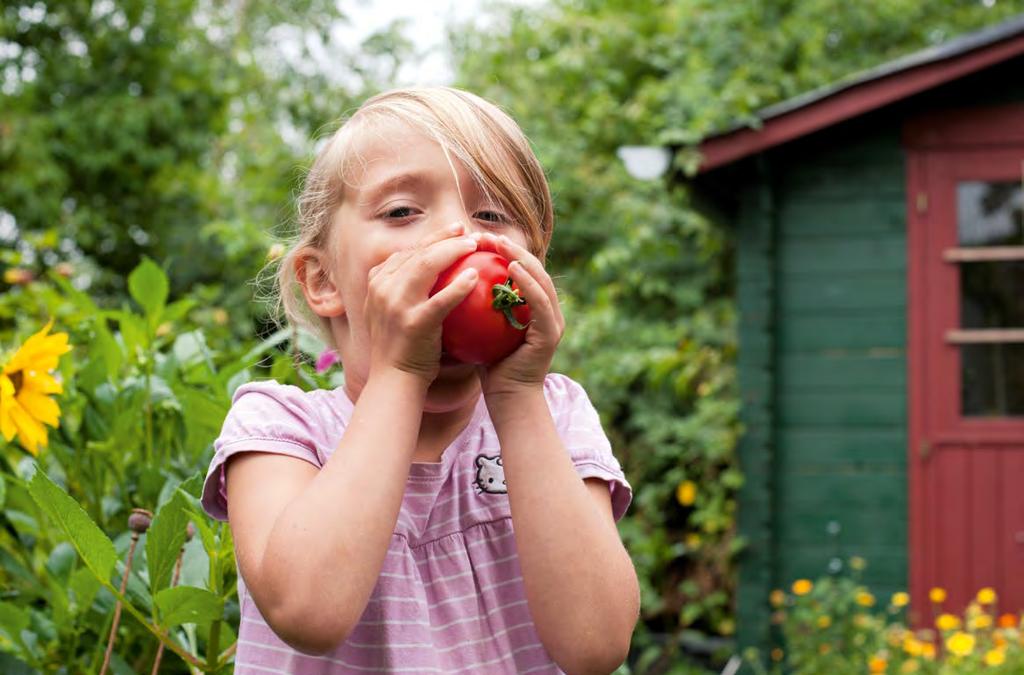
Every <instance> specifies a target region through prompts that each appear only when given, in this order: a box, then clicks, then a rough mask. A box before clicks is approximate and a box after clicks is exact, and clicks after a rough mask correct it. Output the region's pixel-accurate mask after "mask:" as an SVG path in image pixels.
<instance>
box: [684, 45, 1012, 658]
mask: <svg viewBox="0 0 1024 675" xmlns="http://www.w3.org/2000/svg"><path fill="white" fill-rule="evenodd" d="M1022 68H1024V59H1020V58H1018V59H1015V60H1014V61H1012V62H1008V63H1006V64H1003V65H1002V66H1000V67H998V68H992V69H989V70H988V71H986V72H984V73H981V74H979V75H976V76H973V77H971V78H968V79H965V80H960V81H958V82H954V83H951V84H949V85H946V86H944V87H941V88H939V89H937V90H935V91H932V92H929V93H928V94H925V95H920V96H917V97H914V98H912V99H908V100H906V101H903V102H901V103H899V104H897V105H893V106H890V107H889V108H886V109H884V110H881V111H877V112H874V113H871V114H869V115H865V116H863V117H861V118H858V119H856V120H853V121H851V122H847V123H844V124H842V125H839V126H837V127H834V128H831V129H828V130H826V131H824V132H820V133H817V134H813V135H811V136H808V137H805V138H803V139H800V140H798V141H795V142H792V143H789V144H787V145H784V146H781V147H779V148H776V149H774V150H772V151H770V152H768V153H766V154H764V155H760V156H757V157H754V158H751V159H748V160H745V161H744V162H741V163H739V164H738V165H736V166H733V167H728V168H726V169H723V170H720V171H719V172H718V176H717V177H716V178H711V179H702V181H703V182H702V183H698V191H702V188H701V185H703V186H705V187H704V189H703V191H704V192H706V193H707V194H708V195H709V200H710V201H712V202H714V203H715V204H716V205H717V208H718V209H719V210H720V211H721V212H723V213H725V214H727V215H726V216H725V217H726V219H727V220H728V221H729V222H730V224H732V225H733V226H734V228H735V230H734V231H735V233H736V246H737V255H736V280H737V295H738V303H739V313H740V336H739V344H740V351H739V372H740V388H741V395H742V400H743V408H742V420H743V423H744V425H745V429H746V431H745V434H744V436H743V438H742V439H741V442H740V446H739V458H740V464H741V468H742V469H743V471H744V473H745V475H746V477H747V482H746V484H745V486H744V488H743V491H742V493H741V495H740V498H739V507H740V512H739V529H740V532H741V534H742V535H743V536H744V537H745V538H746V539H747V542H748V546H747V548H746V550H745V552H744V554H743V557H742V559H741V564H740V580H739V584H740V585H739V594H738V598H737V611H738V620H739V641H740V644H741V645H743V646H746V645H756V646H760V647H765V646H767V645H768V644H769V643H770V639H771V635H770V631H771V623H770V609H769V607H768V601H767V599H768V594H769V592H770V591H771V590H772V589H773V588H781V587H788V586H789V585H790V584H791V583H792V581H793V580H794V579H797V578H801V577H809V578H812V579H813V578H816V577H819V576H821V575H822V574H825V573H826V571H827V570H828V569H829V565H830V563H831V562H832V561H833V560H835V561H839V562H841V563H842V564H846V562H847V561H848V559H849V557H850V556H854V555H857V556H862V557H864V558H865V559H866V560H867V562H868V568H867V570H866V571H865V573H864V575H863V578H864V580H865V581H866V582H867V583H868V584H869V585H870V586H871V588H872V590H874V591H875V592H876V593H877V594H879V596H880V597H882V598H886V596H887V595H888V594H890V593H892V592H894V591H896V590H903V589H905V588H906V586H907V582H908V580H907V567H908V551H907V508H908V494H907V467H906V443H907V414H908V410H907V405H908V403H907V390H906V385H907V373H906V371H907V354H906V339H907V328H906V311H907V299H906V290H907V286H906V273H907V268H906V264H907V263H906V260H907V251H906V208H907V207H906V200H905V195H904V191H905V190H904V188H905V180H906V178H905V156H904V152H903V149H902V145H901V141H900V134H901V131H902V125H903V121H904V120H905V119H906V118H907V117H909V116H911V115H914V114H916V113H919V112H923V111H930V110H935V109H945V108H958V107H959V108H962V107H965V106H966V105H968V104H969V105H985V104H994V103H1000V102H1008V101H1022V100H1024V80H1022V79H1021V78H1020V77H1019V73H1020V72H1022V70H1021V69H1022ZM730 191H732V192H733V194H737V195H738V198H737V199H736V200H735V201H733V200H730V199H729V198H727V197H723V195H727V194H728V193H729V192H730ZM716 194H717V195H718V196H717V197H715V196H714V195H716ZM830 523H837V524H838V525H839V528H840V529H839V532H838V534H836V535H834V536H833V535H830V534H829V525H830Z"/></svg>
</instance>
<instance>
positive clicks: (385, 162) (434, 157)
mask: <svg viewBox="0 0 1024 675" xmlns="http://www.w3.org/2000/svg"><path fill="white" fill-rule="evenodd" d="M357 143H358V147H357V148H355V149H356V150H357V151H358V153H359V156H361V157H362V159H363V160H364V162H363V163H362V164H360V165H359V167H358V168H357V169H356V170H355V171H354V173H353V175H352V176H351V177H350V179H349V181H348V184H347V185H346V189H345V195H344V198H343V201H342V203H341V205H340V206H339V207H338V209H337V211H336V212H335V214H334V218H333V222H332V231H331V235H330V237H329V238H328V244H327V248H328V250H327V254H328V263H329V264H330V265H331V269H330V272H331V274H332V276H333V279H334V281H335V285H336V287H337V291H338V293H339V295H340V301H341V307H342V311H341V313H340V314H339V315H338V316H336V317H332V319H331V321H332V330H333V332H334V337H335V342H336V344H337V345H338V351H339V352H340V354H341V360H342V363H343V365H344V369H345V381H346V389H347V391H348V393H349V395H350V397H352V398H353V400H355V398H357V397H358V395H359V392H361V391H362V387H363V386H364V385H365V384H366V379H367V377H368V370H369V355H370V351H369V349H370V345H369V337H368V332H367V328H366V320H365V317H364V316H363V310H364V303H365V300H366V293H367V280H368V277H369V273H370V270H371V269H373V268H374V267H375V266H376V265H379V264H380V263H382V262H384V261H385V260H386V259H387V258H388V257H389V256H390V255H391V254H393V253H395V252H397V251H401V250H403V249H407V248H411V247H412V246H414V245H415V244H416V243H417V242H418V241H419V240H421V239H423V237H425V236H427V235H428V234H429V233H432V232H434V231H437V230H439V229H443V228H445V227H447V226H449V225H451V224H453V223H456V222H461V223H463V224H464V226H465V231H466V233H467V234H469V233H473V232H492V233H495V234H504V235H506V236H508V237H509V238H510V239H512V240H513V241H515V242H517V243H519V244H520V245H522V246H527V241H526V235H525V233H524V232H523V231H522V230H521V229H520V228H519V227H517V226H515V225H513V224H511V220H512V217H511V214H509V213H506V212H505V211H504V210H503V209H502V207H501V206H500V205H499V204H496V203H493V202H489V201H488V200H487V196H486V194H485V193H484V192H483V191H482V190H481V189H480V188H479V187H478V186H477V185H476V183H475V182H474V181H473V178H472V176H471V174H470V173H469V171H467V170H466V167H465V166H463V165H462V164H461V163H460V162H459V161H458V160H457V159H456V158H455V157H454V156H452V157H451V163H449V159H448V157H446V156H445V153H444V151H443V150H442V148H441V146H440V145H439V144H438V143H437V142H436V141H435V140H433V139H431V138H430V137H428V136H425V135H424V134H423V133H421V132H419V131H418V130H416V129H413V128H410V127H408V126H405V125H400V124H398V123H391V124H388V125H386V126H385V127H384V128H381V127H380V126H377V127H376V128H375V130H374V131H373V132H371V133H364V134H363V135H362V138H361V139H359V140H358V141H357ZM453 165H454V171H453ZM456 176H457V177H458V180H457V181H456ZM479 391H480V382H479V379H478V377H477V374H476V368H475V367H474V366H472V365H466V364H455V365H443V366H442V367H441V372H440V374H439V375H438V377H437V379H436V380H435V381H434V383H433V384H432V385H431V387H430V389H429V391H428V394H427V403H426V407H425V412H447V411H453V410H456V409H458V408H461V407H465V406H468V405H470V404H471V403H472V404H475V402H476V400H477V398H478V396H479Z"/></svg>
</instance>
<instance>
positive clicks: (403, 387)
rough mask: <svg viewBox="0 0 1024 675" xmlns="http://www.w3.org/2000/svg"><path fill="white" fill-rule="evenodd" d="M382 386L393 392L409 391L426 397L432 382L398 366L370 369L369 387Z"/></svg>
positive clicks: (382, 366) (367, 381)
mask: <svg viewBox="0 0 1024 675" xmlns="http://www.w3.org/2000/svg"><path fill="white" fill-rule="evenodd" d="M371 382H372V383H373V384H374V385H378V384H379V385H381V386H383V387H385V388H387V389H390V390H392V391H409V392H414V393H417V394H422V395H423V396H426V394H427V389H429V388H430V381H429V380H427V379H426V378H425V377H423V376H422V375H419V374H416V373H412V372H409V371H408V370H403V369H402V368H398V367H396V366H385V365H381V366H377V367H372V368H370V372H369V375H368V377H367V380H366V383H367V386H369V385H370V383H371Z"/></svg>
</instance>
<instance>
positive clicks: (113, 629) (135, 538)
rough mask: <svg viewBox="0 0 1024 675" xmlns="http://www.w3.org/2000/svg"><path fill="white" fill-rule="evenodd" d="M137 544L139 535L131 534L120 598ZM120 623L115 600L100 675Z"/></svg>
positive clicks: (105, 668) (117, 604) (106, 665)
mask: <svg viewBox="0 0 1024 675" xmlns="http://www.w3.org/2000/svg"><path fill="white" fill-rule="evenodd" d="M138 543H139V533H138V532H132V543H131V545H130V546H129V547H128V559H127V560H126V561H125V563H124V575H123V576H122V577H121V591H120V593H119V595H120V596H122V597H123V596H124V591H125V589H126V588H127V587H128V575H129V574H131V571H132V557H133V556H134V555H135V545H136V544H138ZM120 623H121V598H118V599H117V602H116V603H115V604H114V622H113V623H112V624H111V626H110V638H109V639H108V640H107V651H106V652H105V653H104V654H103V666H102V667H101V668H100V675H103V674H104V673H106V672H107V668H108V667H109V666H110V655H111V653H113V651H114V639H115V638H116V637H117V628H118V626H119V625H120Z"/></svg>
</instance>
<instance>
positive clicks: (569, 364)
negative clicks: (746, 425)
mask: <svg viewBox="0 0 1024 675" xmlns="http://www.w3.org/2000/svg"><path fill="white" fill-rule="evenodd" d="M1021 11H1024V3H1022V2H1021V1H1020V0H1014V1H1011V2H1007V1H1005V0H1000V1H999V2H996V1H995V0H984V1H981V2H963V3H954V4H950V3H948V2H945V0H894V1H893V2H884V3H876V2H871V3H848V2H839V1H838V0H735V1H732V2H715V1H714V0H553V1H552V2H549V3H545V4H540V5H528V6H523V5H522V4H520V3H498V4H495V5H493V6H492V9H491V11H490V12H488V13H487V14H486V15H485V16H484V17H482V18H480V19H478V20H476V21H475V22H470V23H468V24H465V25H459V26H454V27H453V28H452V29H451V30H450V39H451V42H452V44H453V46H454V51H455V57H456V63H457V72H458V81H459V84H460V85H461V86H464V87H466V88H468V89H471V90H473V91H476V92H477V93H480V94H481V95H483V96H486V97H488V98H490V99H491V100H494V101H497V102H499V103H500V104H502V105H503V106H504V107H505V108H506V109H507V110H508V111H509V112H510V113H511V114H512V115H513V116H514V117H515V118H516V119H517V120H518V121H519V122H520V124H521V125H522V126H523V128H524V130H525V131H526V133H527V135H528V136H529V137H530V138H531V140H532V141H533V143H534V145H535V147H536V150H537V152H538V154H539V156H540V158H541V161H542V163H543V164H544V166H545V168H546V169H547V171H548V175H549V180H550V183H551V188H552V193H553V195H554V198H555V208H556V221H557V226H556V228H555V236H554V241H553V244H552V247H551V251H550V256H549V257H550V260H549V266H550V268H551V269H552V270H553V273H554V274H555V276H556V282H557V283H559V285H560V287H561V289H562V291H564V301H565V305H566V312H567V315H568V328H567V332H566V336H565V338H564V339H563V344H562V347H561V349H560V350H559V361H558V363H556V367H558V368H560V369H562V370H563V371H565V372H569V373H570V374H572V375H574V376H576V377H578V378H579V379H580V380H581V381H582V382H583V383H584V385H585V386H586V388H587V390H588V392H589V393H590V394H591V397H592V398H593V399H594V402H595V405H596V406H597V407H598V409H599V410H600V411H601V413H602V416H603V418H604V420H605V422H606V423H607V428H608V430H609V432H610V435H611V436H612V441H613V445H614V447H615V448H616V452H617V454H618V455H619V457H620V459H622V460H623V463H624V465H625V469H626V471H627V475H628V476H629V478H630V480H631V481H632V482H633V486H634V488H635V490H636V494H635V501H634V506H633V508H632V509H631V510H630V514H629V515H628V516H627V518H626V519H625V520H624V521H623V523H622V525H621V530H622V533H623V536H624V538H625V539H626V541H627V544H628V546H629V548H630V551H631V553H632V555H633V559H634V562H635V563H636V566H637V569H638V572H639V574H640V576H641V586H642V591H643V622H642V625H641V626H640V628H639V630H638V634H637V637H638V639H637V641H636V643H635V644H636V645H637V647H638V648H639V649H640V650H641V651H643V652H644V657H643V658H642V659H641V665H640V667H639V668H638V670H637V672H648V670H647V669H648V668H650V669H652V670H653V671H657V672H661V670H659V669H658V667H656V666H654V665H652V664H653V663H655V662H658V661H660V662H661V663H662V664H666V663H671V662H672V660H673V658H672V656H671V654H672V652H673V651H674V650H677V649H678V648H679V645H680V644H681V642H682V641H685V640H681V639H680V638H682V637H683V636H684V635H686V634H688V633H687V631H692V630H696V631H698V633H703V634H705V635H719V636H728V635H730V634H731V633H732V632H733V630H734V628H735V621H734V617H733V610H732V606H731V604H732V597H733V586H734V583H735V581H734V573H733V565H734V558H735V553H736V551H737V550H738V548H739V547H740V546H741V542H738V541H737V540H736V539H735V535H734V526H733V522H734V516H735V499H734V495H735V491H736V490H737V489H738V488H739V486H740V484H741V483H742V477H741V475H740V474H739V472H738V469H737V467H736V465H735V456H734V447H735V443H736V440H737V438H738V434H739V427H738V421H737V411H738V395H737V391H736V386H735V376H734V361H735V346H736V345H735V328H734V325H735V317H734V310H733V303H732V300H731V293H732V287H731V271H730V267H731V261H730V258H731V256H730V242H729V239H728V236H727V233H723V232H721V231H719V230H718V229H716V228H715V227H714V226H713V225H712V224H710V223H708V222H707V221H706V220H705V219H703V218H702V217H701V216H700V215H699V214H698V213H696V212H695V210H694V209H692V208H691V206H690V204H689V201H688V197H687V194H686V192H685V190H684V189H682V188H681V187H679V186H678V185H673V184H670V181H668V180H663V181H655V182H653V183H639V182H637V181H636V180H634V179H631V178H630V177H629V176H627V175H626V173H625V171H624V168H623V167H622V165H621V163H620V162H619V161H618V159H617V158H616V154H615V153H616V150H617V148H618V147H619V146H622V145H672V146H675V147H677V148H681V151H680V152H677V153H676V166H675V168H676V169H677V170H681V169H686V168H689V167H692V166H693V162H694V159H695V156H694V154H693V152H692V151H687V150H686V147H687V146H692V145H695V144H696V143H697V142H699V140H700V139H702V138H703V137H705V136H707V135H708V134H709V133H711V132H713V131H715V130H717V129H722V128H725V127H728V126H731V125H733V124H737V123H744V122H751V121H752V120H753V119H754V113H755V112H756V111H757V110H759V109H760V108H763V107H765V106H767V105H769V104H771V103H774V102H777V101H780V100H783V99H786V98H788V97H791V96H794V95H796V94H799V93H801V92H804V91H807V90H810V89H813V88H815V87H818V86H821V85H824V84H828V83H830V82H833V81H835V80H837V79H839V78H841V77H843V76H846V75H849V74H850V73H852V72H855V71H858V70H861V69H864V68H868V67H871V66H874V65H877V64H879V63H882V62H885V61H888V60H890V59H893V58H895V57H897V56H899V55H901V54H904V53H907V52H910V51H913V50H915V49H919V48H922V47H925V46H928V45H932V44H937V43H940V42H942V41H944V40H948V39H950V38H952V37H955V36H956V35H957V34H960V33H963V32H965V31H968V30H973V29H976V28H979V27H982V26H985V25H989V24H993V23H997V22H999V21H1001V20H1003V19H1005V18H1007V17H1009V16H1011V15H1013V14H1015V13H1019V12H1021ZM766 601H767V599H766ZM654 633H657V634H661V637H656V636H655V635H653V634H654ZM689 634H692V633H689ZM666 637H668V640H667V641H664V640H665V638H666ZM663 641H664V642H663ZM713 642H714V640H711V641H705V642H704V646H705V647H707V646H708V645H709V644H713ZM659 643H660V644H662V646H658V645H659ZM691 646H692V643H691ZM677 667H678V666H677ZM662 670H663V669H662ZM687 672H689V671H687Z"/></svg>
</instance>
